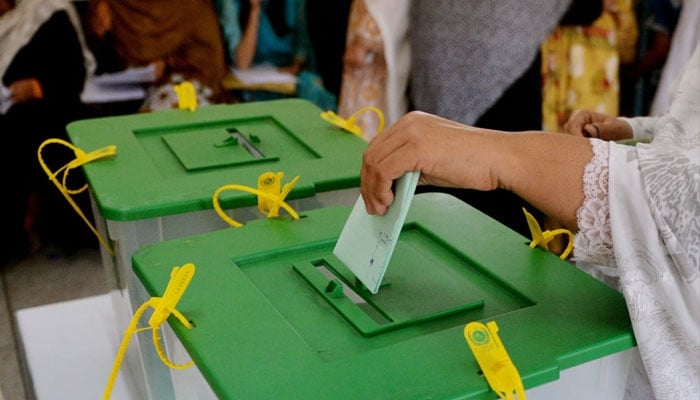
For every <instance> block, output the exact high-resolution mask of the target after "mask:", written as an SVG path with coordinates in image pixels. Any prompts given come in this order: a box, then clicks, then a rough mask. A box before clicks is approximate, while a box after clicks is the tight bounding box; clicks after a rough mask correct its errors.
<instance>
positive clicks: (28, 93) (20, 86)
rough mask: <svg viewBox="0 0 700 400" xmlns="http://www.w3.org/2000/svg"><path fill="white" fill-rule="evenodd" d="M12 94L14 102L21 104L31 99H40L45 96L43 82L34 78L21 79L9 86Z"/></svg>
mask: <svg viewBox="0 0 700 400" xmlns="http://www.w3.org/2000/svg"><path fill="white" fill-rule="evenodd" d="M7 88H8V89H10V93H11V95H12V103H14V104H21V103H26V102H28V101H30V100H40V99H41V98H42V97H44V96H43V93H42V90H41V84H39V81H37V80H36V79H34V78H29V79H20V80H18V81H14V82H12V83H11V84H10V85H9V86H8V87H7Z"/></svg>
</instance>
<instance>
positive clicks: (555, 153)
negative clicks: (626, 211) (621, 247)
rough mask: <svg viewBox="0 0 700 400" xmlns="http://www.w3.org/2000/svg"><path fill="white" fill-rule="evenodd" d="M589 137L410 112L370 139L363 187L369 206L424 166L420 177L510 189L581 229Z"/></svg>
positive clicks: (381, 202)
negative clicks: (509, 129) (493, 127)
mask: <svg viewBox="0 0 700 400" xmlns="http://www.w3.org/2000/svg"><path fill="white" fill-rule="evenodd" d="M591 156H592V150H591V147H590V144H589V143H588V140H586V139H584V138H581V137H575V136H570V135H561V134H553V133H543V132H522V133H506V132H502V131H493V130H486V129H479V128H475V127H471V126H467V125H462V124H459V123H456V122H453V121H449V120H446V119H443V118H440V117H436V116H433V115H430V114H425V113H421V112H411V113H409V114H407V115H406V116H404V117H403V118H401V119H400V120H399V121H398V122H397V123H396V124H394V125H393V126H391V127H389V128H388V129H387V130H386V131H385V132H383V133H382V134H381V135H379V136H377V137H376V138H375V139H374V140H372V141H371V142H370V144H369V146H368V148H367V150H366V151H365V154H364V156H363V165H362V171H361V191H362V196H363V198H364V201H365V205H366V207H367V211H368V212H369V213H371V214H384V213H385V212H386V209H387V207H388V206H389V205H390V204H391V202H392V201H393V193H392V192H391V184H392V181H393V180H394V179H396V178H398V177H400V176H401V175H403V174H404V173H405V172H408V171H420V172H421V178H420V183H421V184H431V185H438V186H449V187H460V188H470V189H477V190H493V189H496V188H504V189H507V190H510V191H512V192H514V193H516V194H517V195H519V196H520V197H522V198H523V199H525V200H526V201H528V202H529V203H531V204H532V205H533V206H535V207H537V208H539V209H540V210H542V211H543V212H545V213H546V214H547V215H549V216H551V217H553V218H555V219H556V220H558V221H560V222H562V223H563V224H564V225H565V226H566V227H568V228H569V229H572V230H576V211H577V210H578V208H579V207H580V205H581V203H582V201H583V181H582V177H583V170H584V168H585V166H586V164H587V163H588V161H589V160H590V158H591Z"/></svg>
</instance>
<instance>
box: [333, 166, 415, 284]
mask: <svg viewBox="0 0 700 400" xmlns="http://www.w3.org/2000/svg"><path fill="white" fill-rule="evenodd" d="M419 176H420V173H419V172H409V173H406V174H405V175H404V176H402V177H401V178H399V179H398V180H397V181H396V185H395V189H394V202H393V203H391V206H390V207H389V209H388V210H387V212H386V214H384V215H369V214H367V209H366V208H365V202H364V200H363V198H362V196H361V195H360V197H359V198H358V199H357V202H356V203H355V207H353V209H352V211H351V212H350V216H349V217H348V220H347V221H346V222H345V226H344V227H343V230H342V231H341V232H340V238H339V239H338V242H337V243H336V245H335V248H334V249H333V254H335V255H336V257H338V259H339V260H340V261H342V262H343V263H344V264H345V265H346V266H347V267H348V268H349V269H350V270H351V271H352V272H353V273H354V274H355V276H356V277H357V278H358V279H359V280H360V282H362V283H363V284H364V285H365V286H366V287H367V289H369V291H370V292H371V293H372V294H376V293H377V292H378V291H379V286H380V285H381V283H382V279H383V278H384V273H385V272H386V269H387V267H388V266H389V260H391V254H392V253H393V251H394V248H395V247H396V242H397V241H398V240H399V235H400V234H401V228H402V227H403V223H404V221H405V220H406V214H407V213H408V208H409V206H410V205H411V200H412V199H413V194H414V193H415V191H416V185H417V184H418V177H419Z"/></svg>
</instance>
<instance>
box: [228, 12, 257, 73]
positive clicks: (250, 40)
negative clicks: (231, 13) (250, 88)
mask: <svg viewBox="0 0 700 400" xmlns="http://www.w3.org/2000/svg"><path fill="white" fill-rule="evenodd" d="M244 1H246V0H244ZM262 1H264V0H250V13H249V14H248V20H247V21H246V24H245V27H244V28H243V36H242V37H241V41H240V43H238V46H237V47H236V53H235V55H234V63H235V65H236V68H239V69H248V68H250V66H251V65H252V64H253V58H254V57H255V49H256V48H257V46H258V30H259V28H260V13H261V12H262V9H261V6H260V3H261V2H262Z"/></svg>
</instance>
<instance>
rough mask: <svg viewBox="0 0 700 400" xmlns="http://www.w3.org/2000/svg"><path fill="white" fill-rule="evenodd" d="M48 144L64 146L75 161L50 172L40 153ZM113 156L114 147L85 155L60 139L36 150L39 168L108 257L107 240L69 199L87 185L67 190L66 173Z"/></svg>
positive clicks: (115, 151)
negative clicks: (92, 234)
mask: <svg viewBox="0 0 700 400" xmlns="http://www.w3.org/2000/svg"><path fill="white" fill-rule="evenodd" d="M50 144H60V145H63V146H66V147H68V148H70V149H71V150H73V153H74V154H75V159H73V160H72V161H70V162H69V163H68V164H66V165H64V166H63V167H61V168H59V169H57V170H56V171H55V172H53V171H51V169H50V168H49V167H48V166H47V165H46V162H44V157H43V156H42V152H43V151H44V148H45V147H46V146H48V145H50ZM115 154H117V146H114V145H109V146H106V147H102V148H99V149H97V150H94V151H91V152H89V153H86V152H85V151H83V150H82V149H79V148H78V147H75V146H73V145H72V144H70V143H68V142H66V141H65V140H62V139H46V140H45V141H44V142H43V143H41V145H40V146H39V149H38V150H37V158H38V159H39V164H40V165H41V168H42V169H43V170H44V172H45V173H46V175H47V176H48V177H49V180H50V181H51V182H52V183H53V184H54V185H55V186H56V188H58V190H59V191H60V192H61V194H62V195H63V197H64V198H65V199H66V201H68V204H70V205H71V207H73V209H74V210H75V212H76V213H78V215H79V216H80V218H81V219H82V220H83V222H85V223H86V224H87V226H88V227H89V228H90V230H91V231H92V233H94V234H95V236H97V240H99V242H100V243H101V244H102V246H104V248H105V249H107V251H108V252H109V254H110V255H112V256H113V255H114V250H113V249H112V246H110V245H109V243H107V240H106V239H104V238H103V237H102V235H100V233H99V232H98V231H97V228H95V226H94V225H93V224H92V222H90V220H89V219H88V217H87V216H85V213H83V210H81V209H80V207H79V206H78V205H77V204H76V203H75V201H74V200H73V198H72V197H71V196H72V195H76V194H80V193H82V192H84V191H85V190H87V188H88V185H87V184H85V185H83V187H81V188H79V189H73V190H71V189H68V187H67V183H66V182H67V180H68V173H69V172H70V171H71V170H74V169H77V168H80V167H81V166H83V165H85V164H87V163H90V162H93V161H96V160H101V159H103V158H106V157H112V156H114V155H115ZM61 174H63V176H62V177H61V180H60V181H59V179H58V178H57V177H58V176H59V175H61Z"/></svg>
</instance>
